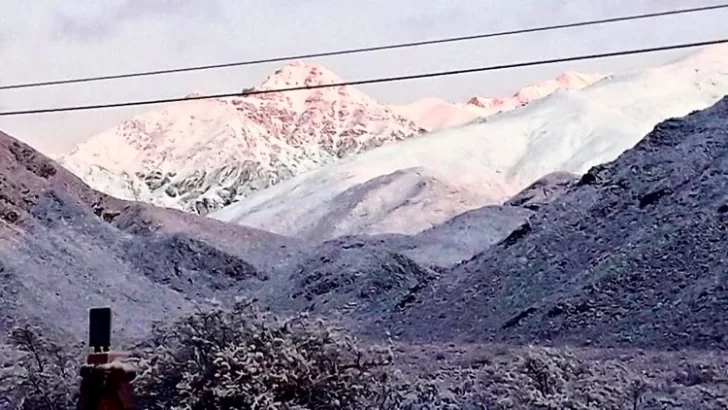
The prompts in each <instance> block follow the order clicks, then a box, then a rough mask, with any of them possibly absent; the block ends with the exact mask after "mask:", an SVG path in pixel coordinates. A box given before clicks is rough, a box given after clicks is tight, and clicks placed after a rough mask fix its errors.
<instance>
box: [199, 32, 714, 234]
mask: <svg viewBox="0 0 728 410" xmlns="http://www.w3.org/2000/svg"><path fill="white" fill-rule="evenodd" d="M726 94H728V47H726V46H717V47H712V48H707V49H704V50H702V51H700V52H698V53H693V54H690V55H688V56H687V57H684V58H681V59H679V60H676V61H674V62H671V63H669V64H665V65H663V66H660V67H655V68H650V69H646V70H642V71H638V72H631V73H622V74H614V75H610V76H609V77H607V78H604V79H603V80H601V81H599V82H597V83H595V84H592V85H591V86H588V87H585V88H582V89H579V90H558V91H556V92H554V93H552V94H550V95H549V96H547V97H545V98H542V99H539V100H537V101H534V102H532V103H530V104H528V105H526V106H525V107H521V108H517V109H514V110H511V111H508V112H505V113H501V114H496V115H492V116H490V117H488V118H486V119H483V120H478V121H475V122H473V123H471V124H468V125H465V126H460V127H453V128H450V129H446V130H441V131H438V132H433V133H429V134H427V135H422V136H419V137H417V138H410V139H407V140H405V141H400V142H397V143H396V144H388V145H386V146H382V147H379V148H377V149H373V150H371V151H368V152H364V153H361V154H359V155H356V156H353V157H350V158H346V159H343V160H341V161H338V162H337V163H335V164H331V165H329V166H326V167H324V168H322V169H320V170H318V171H313V172H309V173H306V174H305V175H301V176H298V177H296V178H292V179H290V180H288V181H284V182H282V183H280V184H278V185H276V186H273V187H270V188H269V189H267V190H265V191H262V192H256V193H254V194H251V195H250V196H248V197H247V198H245V199H244V200H242V201H239V202H238V203H235V204H232V205H230V206H228V207H226V208H223V209H221V210H219V211H217V212H215V213H213V214H212V217H214V218H218V219H220V220H223V221H234V222H237V223H239V224H242V225H246V226H252V227H256V228H259V229H264V230H268V231H271V232H275V233H278V234H283V235H290V236H297V237H301V238H315V239H326V238H334V237H337V236H341V235H353V234H381V233H403V234H413V233H417V232H420V231H422V230H426V229H429V228H430V227H432V226H434V225H438V224H441V223H443V222H445V221H447V220H449V219H450V218H452V217H454V216H455V215H458V214H460V213H462V212H465V211H467V210H470V209H475V208H479V207H482V206H485V205H497V204H501V203H503V201H505V200H506V199H508V198H509V197H511V196H513V195H515V194H516V193H517V192H519V191H520V190H522V189H523V188H524V187H525V186H527V185H529V184H531V183H532V182H533V181H535V180H537V179H539V178H541V177H542V176H544V175H546V174H550V173H553V172H569V173H573V174H577V175H581V174H583V173H585V172H587V171H588V170H589V169H590V168H591V167H592V166H595V165H598V164H601V163H605V162H608V161H612V160H614V159H615V158H616V157H617V156H619V155H620V154H621V153H622V152H624V151H625V150H627V149H629V148H632V147H633V146H634V145H635V144H636V143H638V142H639V141H640V140H641V139H642V138H643V136H644V135H646V134H647V133H648V132H649V131H650V130H651V129H652V128H653V127H654V126H655V125H656V124H658V123H659V122H661V121H663V120H665V119H667V118H671V117H677V116H683V115H686V114H689V113H690V112H691V111H694V110H699V109H703V108H706V107H708V106H710V105H712V104H714V103H715V102H716V101H718V100H719V99H720V98H722V97H723V96H724V95H726Z"/></svg>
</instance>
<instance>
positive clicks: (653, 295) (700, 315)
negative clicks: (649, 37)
mask: <svg viewBox="0 0 728 410" xmlns="http://www.w3.org/2000/svg"><path fill="white" fill-rule="evenodd" d="M727 193H728V99H723V100H721V101H720V102H718V103H717V104H715V105H714V106H712V107H710V108H709V109H706V110H704V111H700V112H695V113H692V114H690V115H689V116H686V117H685V118H679V119H670V120H666V121H664V122H662V123H660V124H659V125H657V126H656V127H655V128H654V130H653V131H652V132H651V133H650V134H649V135H647V136H646V138H645V139H644V140H642V141H641V142H640V143H638V144H637V145H636V146H635V147H634V148H633V149H631V150H628V151H627V152H625V153H624V154H623V155H621V156H620V157H619V158H618V159H616V160H615V161H613V162H611V163H608V164H605V165H601V166H597V167H594V168H593V169H591V170H590V171H589V172H588V173H587V174H585V175H584V176H583V177H582V178H581V180H580V181H579V183H578V184H577V186H575V187H573V188H571V189H570V190H568V192H566V193H565V194H563V195H561V196H559V197H558V198H557V199H555V200H554V201H553V202H551V203H550V204H547V205H544V206H543V207H541V208H540V210H539V211H538V212H537V213H536V214H535V215H534V216H532V217H531V218H530V220H529V221H528V222H527V223H524V224H523V225H522V226H521V227H520V228H519V229H517V230H516V231H514V232H513V233H512V234H511V235H509V237H507V238H506V239H504V240H503V241H501V242H500V243H499V244H498V245H497V246H493V247H491V248H490V249H487V250H485V251H484V252H482V253H481V254H479V255H477V256H475V257H474V258H472V259H470V260H469V261H467V262H464V263H462V264H459V265H457V266H455V267H453V268H452V269H450V270H449V271H448V272H446V273H445V274H443V275H442V277H443V280H442V281H441V282H439V283H438V284H437V285H436V286H435V287H434V289H432V290H427V291H425V292H421V293H420V294H419V295H418V302H417V303H416V304H414V305H411V307H410V308H409V310H407V311H406V312H405V313H403V314H397V315H394V316H393V317H392V318H391V319H392V320H391V322H390V323H391V325H392V326H393V327H394V328H395V330H396V331H395V333H398V334H400V335H401V336H402V337H405V338H412V339H453V338H454V339H461V340H477V341H484V340H497V341H507V342H516V343H541V344H564V343H567V344H574V345H581V346H585V345H590V346H600V347H613V346H625V347H644V348H655V349H677V348H695V349H726V348H728V273H727V272H728V255H727V254H726V249H728V248H727V246H726V245H727V244H728V202H727V201H728V194H727Z"/></svg>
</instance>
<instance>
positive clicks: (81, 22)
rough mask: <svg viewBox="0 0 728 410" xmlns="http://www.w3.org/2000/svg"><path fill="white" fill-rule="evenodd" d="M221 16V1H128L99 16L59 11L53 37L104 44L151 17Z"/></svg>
mask: <svg viewBox="0 0 728 410" xmlns="http://www.w3.org/2000/svg"><path fill="white" fill-rule="evenodd" d="M220 15H221V12H220V5H219V3H218V0H124V1H121V2H119V3H118V4H115V5H113V6H110V7H106V8H103V9H101V10H99V11H97V12H95V13H91V14H83V13H82V12H81V11H80V10H78V11H76V12H75V13H69V12H67V11H66V12H62V11H55V12H54V18H53V26H54V27H53V31H52V33H53V36H54V37H61V38H67V39H71V40H74V41H100V40H104V39H106V38H108V37H110V36H112V35H113V34H114V33H115V32H116V30H117V29H118V28H119V27H120V26H121V25H123V24H126V23H129V22H132V21H135V20H138V19H142V18H149V17H158V18H164V17H169V16H173V17H189V18H194V19H197V20H199V19H200V18H203V19H205V18H206V19H211V20H212V19H215V18H217V17H219V16H220Z"/></svg>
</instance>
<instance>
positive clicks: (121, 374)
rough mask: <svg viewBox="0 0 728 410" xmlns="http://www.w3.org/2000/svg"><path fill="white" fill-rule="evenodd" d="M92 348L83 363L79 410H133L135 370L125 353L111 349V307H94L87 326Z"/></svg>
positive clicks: (90, 311)
mask: <svg viewBox="0 0 728 410" xmlns="http://www.w3.org/2000/svg"><path fill="white" fill-rule="evenodd" d="M88 344H89V349H90V350H91V349H92V350H93V352H90V353H89V354H88V356H87V357H86V363H85V364H84V365H82V366H81V391H80V395H79V398H78V404H77V406H76V407H77V409H78V410H133V409H134V407H133V405H132V397H133V391H132V388H131V384H130V383H131V381H132V380H134V378H135V377H136V371H135V369H134V368H133V367H132V366H131V365H130V364H129V363H126V362H125V359H126V358H127V357H128V355H127V354H126V353H123V352H112V351H111V308H108V307H103V308H91V309H90V310H89V328H88Z"/></svg>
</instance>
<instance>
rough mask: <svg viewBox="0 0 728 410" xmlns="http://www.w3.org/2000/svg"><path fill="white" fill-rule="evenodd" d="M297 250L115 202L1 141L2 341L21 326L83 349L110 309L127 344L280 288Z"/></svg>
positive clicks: (1, 137)
mask: <svg viewBox="0 0 728 410" xmlns="http://www.w3.org/2000/svg"><path fill="white" fill-rule="evenodd" d="M296 246H297V244H296V242H295V241H292V240H288V239H286V238H282V237H279V236H277V235H273V234H269V233H267V232H262V231H258V230H254V229H249V228H244V227H236V226H227V227H225V226H224V224H222V223H220V222H217V221H213V220H210V219H207V218H202V217H197V216H194V215H191V214H184V213H183V212H181V211H175V210H168V209H158V208H154V207H151V206H149V205H146V204H137V203H130V202H126V201H122V200H118V199H115V198H111V197H108V196H107V195H105V194H101V193H99V192H97V191H94V190H92V189H90V188H89V187H88V186H86V185H85V184H83V183H82V182H81V181H80V180H79V179H78V178H76V177H75V176H73V175H72V174H71V173H70V172H68V171H66V170H65V169H63V168H62V167H60V166H59V165H58V164H56V163H54V162H53V161H52V160H50V159H48V158H46V157H44V156H43V155H41V154H39V153H37V152H35V151H33V150H32V149H31V148H30V147H28V146H27V145H25V144H22V143H20V142H18V141H16V140H15V139H13V138H11V137H9V136H7V135H5V134H2V133H0V277H1V278H2V281H0V335H2V336H0V337H4V335H5V331H7V330H8V328H9V327H10V326H12V325H13V324H15V323H18V322H19V321H25V320H29V321H31V322H34V323H36V324H39V325H41V326H42V327H43V328H45V329H48V330H52V331H55V332H57V333H59V334H65V335H67V336H70V337H73V338H76V339H78V338H79V337H83V335H84V332H85V330H86V315H87V311H86V310H87V309H88V308H89V307H90V306H98V305H110V306H111V307H112V308H113V309H114V322H115V325H114V326H115V331H118V333H117V335H118V336H119V337H120V338H133V337H137V336H141V335H143V334H144V333H145V331H146V330H148V329H149V326H150V325H151V324H152V322H153V321H155V320H161V319H166V318H169V317H171V316H174V315H176V314H178V313H181V312H185V311H189V310H190V309H193V308H194V307H195V306H197V305H199V304H201V303H206V302H205V301H206V300H207V299H210V298H213V297H217V298H225V297H227V296H230V297H232V296H234V295H237V294H240V293H241V292H242V291H248V290H254V289H255V287H256V286H258V287H260V286H262V284H264V283H265V284H267V283H275V281H276V280H278V278H277V273H278V272H279V271H277V270H276V269H278V268H279V267H280V266H282V265H283V264H285V263H287V261H288V260H291V259H295V258H296V257H297V256H298V254H297V250H296Z"/></svg>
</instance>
